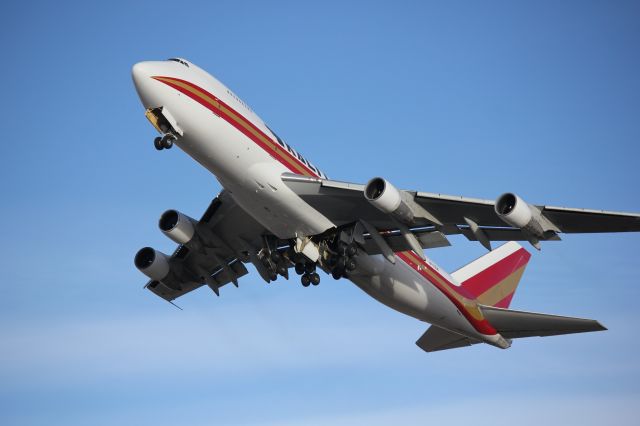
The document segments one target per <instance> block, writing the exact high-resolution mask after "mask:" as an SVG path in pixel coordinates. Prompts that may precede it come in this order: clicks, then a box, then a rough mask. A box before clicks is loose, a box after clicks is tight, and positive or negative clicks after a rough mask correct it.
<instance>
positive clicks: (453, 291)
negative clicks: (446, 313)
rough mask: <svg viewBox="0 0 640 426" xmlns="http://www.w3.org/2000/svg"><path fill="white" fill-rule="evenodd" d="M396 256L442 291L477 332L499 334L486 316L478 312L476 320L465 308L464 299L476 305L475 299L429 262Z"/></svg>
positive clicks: (401, 253)
mask: <svg viewBox="0 0 640 426" xmlns="http://www.w3.org/2000/svg"><path fill="white" fill-rule="evenodd" d="M410 253H411V252H410ZM396 256H397V257H398V258H399V259H401V260H402V261H403V262H404V263H406V264H407V265H409V266H410V267H411V268H412V269H413V270H414V271H416V272H417V273H419V274H420V275H421V276H422V277H423V278H425V279H426V280H427V281H428V282H430V283H431V284H432V285H433V286H434V287H436V288H437V289H438V290H440V292H441V293H442V294H444V295H445V296H446V297H447V298H448V299H449V300H450V301H451V302H452V303H453V304H454V305H455V306H456V308H458V310H459V311H460V312H461V313H462V315H464V317H465V318H466V319H467V321H469V323H470V324H471V325H472V326H473V328H475V329H476V331H478V332H479V333H481V334H485V335H494V334H497V331H496V329H495V328H493V327H492V326H491V324H489V322H488V321H487V320H486V319H484V316H482V313H481V312H480V311H479V310H477V313H476V316H478V315H479V318H475V317H474V315H473V314H472V313H471V312H470V311H469V309H468V308H467V307H466V306H465V303H464V299H466V300H467V302H468V303H474V304H475V301H474V297H473V296H471V295H470V294H469V293H467V292H466V291H465V290H464V289H463V288H461V287H458V286H455V285H453V284H452V283H451V282H450V281H449V280H448V279H447V278H445V277H444V276H442V274H440V273H439V272H438V271H436V270H435V269H434V268H432V267H431V266H430V265H429V264H428V263H427V262H424V261H422V260H421V259H420V258H418V257H417V256H416V255H415V254H413V253H411V255H409V254H407V253H406V252H398V253H396ZM434 275H435V277H434ZM439 281H440V282H439ZM461 299H462V300H461Z"/></svg>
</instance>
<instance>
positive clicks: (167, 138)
mask: <svg viewBox="0 0 640 426" xmlns="http://www.w3.org/2000/svg"><path fill="white" fill-rule="evenodd" d="M176 139H177V138H176V137H175V135H173V134H171V133H166V134H165V135H163V136H158V137H157V138H155V139H154V140H153V146H155V147H156V149H157V150H158V151H162V150H163V149H170V148H171V147H172V146H173V141H175V140H176Z"/></svg>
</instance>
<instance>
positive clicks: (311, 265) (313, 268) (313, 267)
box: [304, 262, 316, 274]
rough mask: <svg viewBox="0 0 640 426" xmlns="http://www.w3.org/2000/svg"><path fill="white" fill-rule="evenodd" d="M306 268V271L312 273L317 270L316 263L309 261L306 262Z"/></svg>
mask: <svg viewBox="0 0 640 426" xmlns="http://www.w3.org/2000/svg"><path fill="white" fill-rule="evenodd" d="M304 270H305V272H306V273H308V274H311V273H313V272H315V271H316V264H315V263H311V262H307V263H305V264H304Z"/></svg>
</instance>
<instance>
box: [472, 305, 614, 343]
mask: <svg viewBox="0 0 640 426" xmlns="http://www.w3.org/2000/svg"><path fill="white" fill-rule="evenodd" d="M480 309H481V310H482V313H483V315H484V317H485V318H486V319H487V320H488V321H489V323H490V324H491V325H492V326H493V327H494V328H495V329H496V330H497V331H498V333H500V334H501V335H502V336H503V337H505V338H507V339H516V338H519V337H532V336H556V335H559V334H571V333H585V332H589V331H603V330H606V328H605V327H603V326H602V324H600V323H599V322H598V321H596V320H591V319H583V318H572V317H563V316H559V315H548V314H538V313H535V312H523V311H512V310H509V309H501V308H495V307H492V306H483V305H480Z"/></svg>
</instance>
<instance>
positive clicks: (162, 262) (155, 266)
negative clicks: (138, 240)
mask: <svg viewBox="0 0 640 426" xmlns="http://www.w3.org/2000/svg"><path fill="white" fill-rule="evenodd" d="M134 263H135V265H136V268H138V270H139V271H140V272H142V273H143V274H145V275H146V276H148V277H149V278H151V279H152V280H155V281H162V280H163V279H165V278H166V277H167V275H169V271H170V269H171V267H170V266H169V256H167V255H166V254H164V253H162V252H160V251H157V250H154V249H153V248H151V247H144V248H142V249H140V250H138V253H136V257H135V258H134Z"/></svg>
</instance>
